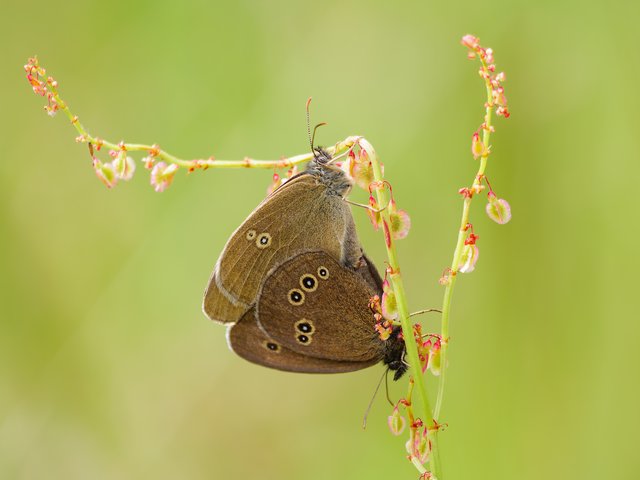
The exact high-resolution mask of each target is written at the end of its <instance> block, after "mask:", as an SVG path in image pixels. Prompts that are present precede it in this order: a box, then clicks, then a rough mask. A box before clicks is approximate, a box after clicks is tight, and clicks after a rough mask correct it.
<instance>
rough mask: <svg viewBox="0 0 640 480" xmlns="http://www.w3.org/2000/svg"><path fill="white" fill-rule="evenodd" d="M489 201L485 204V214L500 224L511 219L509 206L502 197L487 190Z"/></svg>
mask: <svg viewBox="0 0 640 480" xmlns="http://www.w3.org/2000/svg"><path fill="white" fill-rule="evenodd" d="M487 198H488V199H489V202H488V203H487V206H486V212H487V215H488V216H489V218H490V219H491V220H493V221H494V222H496V223H499V224H500V225H504V224H505V223H508V222H509V220H511V206H510V205H509V202H507V201H506V200H505V199H503V198H498V197H496V195H495V193H493V192H489V194H488V195H487Z"/></svg>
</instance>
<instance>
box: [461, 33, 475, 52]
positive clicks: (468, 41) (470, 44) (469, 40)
mask: <svg viewBox="0 0 640 480" xmlns="http://www.w3.org/2000/svg"><path fill="white" fill-rule="evenodd" d="M478 42H479V40H478V38H477V37H474V36H473V35H465V36H464V37H462V40H461V41H460V43H462V45H464V46H465V47H467V48H470V49H471V50H475V49H476V48H478Z"/></svg>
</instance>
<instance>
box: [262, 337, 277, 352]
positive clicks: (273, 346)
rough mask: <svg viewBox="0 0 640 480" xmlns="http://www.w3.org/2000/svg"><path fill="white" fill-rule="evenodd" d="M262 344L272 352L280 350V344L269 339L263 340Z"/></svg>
mask: <svg viewBox="0 0 640 480" xmlns="http://www.w3.org/2000/svg"><path fill="white" fill-rule="evenodd" d="M262 346H263V347H264V348H266V349H267V350H269V351H270V352H273V353H280V351H281V348H280V345H278V344H277V343H276V342H272V341H270V340H263V342H262Z"/></svg>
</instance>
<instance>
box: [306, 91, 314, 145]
mask: <svg viewBox="0 0 640 480" xmlns="http://www.w3.org/2000/svg"><path fill="white" fill-rule="evenodd" d="M311 98H312V97H309V98H307V106H306V109H307V135H308V136H309V145H310V146H311V152H313V137H311V120H310V115H309V105H311ZM313 133H314V135H315V129H314V131H313Z"/></svg>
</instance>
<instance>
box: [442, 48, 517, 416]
mask: <svg viewBox="0 0 640 480" xmlns="http://www.w3.org/2000/svg"><path fill="white" fill-rule="evenodd" d="M461 43H462V44H463V45H464V46H466V47H467V48H468V49H469V54H468V56H469V58H470V59H474V58H478V60H479V61H480V71H479V74H480V77H482V78H483V79H484V81H485V88H486V93H487V101H486V103H485V114H484V122H483V124H482V125H481V127H480V128H481V130H482V140H481V141H480V135H479V134H478V132H475V133H474V134H473V138H472V142H471V152H472V155H473V157H474V158H475V159H477V160H479V164H478V170H477V172H476V175H475V177H474V179H473V183H472V185H471V187H469V188H462V189H460V192H459V193H461V194H462V196H463V198H464V200H463V204H462V215H461V218H460V227H459V229H458V237H457V240H456V246H455V249H454V252H453V259H452V260H451V265H450V267H449V268H447V270H446V273H445V274H444V275H443V277H442V278H441V279H440V283H441V284H443V285H445V291H444V295H443V300H442V319H441V328H440V334H441V340H442V345H441V351H440V355H441V359H440V360H441V365H442V366H441V373H440V382H439V383H438V393H437V396H436V404H435V409H434V412H433V414H434V419H435V420H436V421H438V420H439V419H440V414H441V411H442V403H443V400H444V386H445V379H446V371H447V353H448V350H449V321H450V318H451V301H452V299H453V291H454V288H455V285H456V280H457V278H458V273H465V272H470V271H472V270H473V266H475V260H477V247H475V242H476V240H477V238H478V236H477V235H475V234H474V233H473V228H472V227H471V224H470V223H469V216H470V212H471V202H472V199H473V197H474V194H476V193H480V192H481V191H482V190H483V189H484V183H487V185H489V184H488V181H487V180H486V176H485V171H486V168H487V161H488V159H489V155H490V153H491V145H490V143H489V142H490V139H491V134H492V133H493V131H494V127H493V124H492V120H493V111H494V109H495V111H496V114H497V115H499V116H503V117H505V118H509V116H510V113H509V110H508V109H507V101H506V97H505V96H504V88H503V87H502V81H504V73H498V74H497V75H494V72H495V64H494V60H493V51H492V50H491V49H489V48H487V49H485V48H483V47H481V46H480V44H479V41H478V39H477V38H476V37H474V36H472V35H465V36H464V37H463V38H462V42H461ZM488 198H489V202H490V203H491V202H494V198H495V194H494V193H493V190H492V189H491V187H490V186H489V194H488ZM501 201H502V202H504V204H505V205H506V207H505V209H506V210H508V215H509V216H508V217H507V218H506V219H505V221H504V222H499V223H506V222H508V221H509V219H510V215H511V210H510V208H508V203H506V201H504V200H501ZM470 229H471V233H469V230H470ZM469 245H472V246H473V247H474V248H475V253H476V257H475V260H474V261H473V264H472V265H471V269H468V268H467V269H465V268H464V267H466V265H467V264H466V263H465V262H463V257H465V255H464V254H465V253H467V252H465V247H468V246H469Z"/></svg>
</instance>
